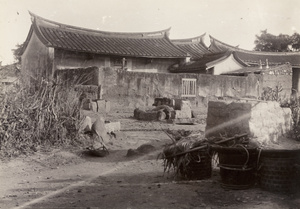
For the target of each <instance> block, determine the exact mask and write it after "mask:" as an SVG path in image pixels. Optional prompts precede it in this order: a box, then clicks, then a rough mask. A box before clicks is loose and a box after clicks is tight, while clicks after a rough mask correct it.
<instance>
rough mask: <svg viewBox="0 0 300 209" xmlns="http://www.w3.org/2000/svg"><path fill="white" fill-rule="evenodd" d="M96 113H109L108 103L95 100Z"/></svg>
mask: <svg viewBox="0 0 300 209" xmlns="http://www.w3.org/2000/svg"><path fill="white" fill-rule="evenodd" d="M96 102H97V112H100V113H108V112H110V102H109V101H107V100H96Z"/></svg>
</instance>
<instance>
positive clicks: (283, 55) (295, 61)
mask: <svg viewBox="0 0 300 209" xmlns="http://www.w3.org/2000/svg"><path fill="white" fill-rule="evenodd" d="M209 37H210V41H211V45H210V47H209V50H210V51H212V52H222V51H226V50H229V51H234V52H235V53H236V56H237V57H238V58H239V59H241V60H242V61H243V62H245V63H247V64H249V65H259V63H260V60H261V63H262V65H266V60H268V63H269V65H281V64H285V63H287V62H288V63H290V64H291V65H292V66H293V67H300V52H260V51H250V50H244V49H240V48H238V47H234V46H230V45H228V44H225V43H223V42H221V41H219V40H217V39H215V38H214V37H212V36H209Z"/></svg>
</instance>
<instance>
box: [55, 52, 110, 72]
mask: <svg viewBox="0 0 300 209" xmlns="http://www.w3.org/2000/svg"><path fill="white" fill-rule="evenodd" d="M55 65H56V68H62V69H63V68H72V67H73V68H74V67H76V68H85V67H91V66H96V67H98V68H101V67H105V57H103V56H101V55H98V54H89V53H83V52H72V51H67V50H62V49H55Z"/></svg>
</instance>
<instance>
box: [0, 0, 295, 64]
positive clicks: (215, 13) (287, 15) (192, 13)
mask: <svg viewBox="0 0 300 209" xmlns="http://www.w3.org/2000/svg"><path fill="white" fill-rule="evenodd" d="M28 11H31V12H33V13H35V14H36V15H38V16H41V17H43V18H46V19H49V20H53V21H56V22H60V23H63V24H68V25H73V26H79V27H84V28H90V29H96V30H101V31H112V32H151V31H159V30H164V29H167V28H170V27H171V31H170V36H169V37H170V38H171V39H184V38H193V37H196V36H200V35H202V34H204V33H206V36H205V43H206V45H208V46H209V37H208V35H211V36H213V37H215V38H216V39H218V40H220V41H222V42H225V43H227V44H230V45H233V46H239V47H240V48H242V49H248V50H252V49H253V48H254V40H255V35H259V34H260V31H262V30H265V29H267V31H268V32H269V33H271V34H274V35H279V34H288V35H292V34H293V33H294V32H297V33H300V21H299V19H300V18H299V13H300V0H0V28H1V32H0V61H2V65H4V64H11V63H13V62H14V59H13V54H12V51H11V50H12V49H14V48H15V46H16V45H17V44H22V43H23V42H24V41H25V40H26V37H27V35H28V32H29V28H30V25H31V19H30V15H29V12H28ZM297 16H298V17H297Z"/></svg>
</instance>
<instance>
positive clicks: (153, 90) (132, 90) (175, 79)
mask: <svg viewBox="0 0 300 209" xmlns="http://www.w3.org/2000/svg"><path fill="white" fill-rule="evenodd" d="M100 77H101V79H100V80H101V81H102V84H103V85H102V84H101V85H102V86H103V98H104V99H107V100H110V101H117V103H120V104H121V103H122V104H123V105H124V104H125V105H127V106H131V107H138V106H151V105H152V104H153V102H154V99H155V98H157V97H167V98H174V99H188V100H190V101H191V103H192V107H206V106H207V102H208V100H210V99H216V98H218V97H255V98H256V97H258V96H259V93H260V90H259V89H258V88H260V85H259V83H260V82H261V80H262V78H261V77H260V76H259V75H250V76H247V77H239V76H222V75H219V76H215V75H204V74H188V73H182V74H171V73H142V72H127V71H121V70H118V71H115V70H112V69H109V68H106V69H100ZM182 78H196V79H197V81H196V82H197V83H196V85H197V89H196V95H195V97H188V98H185V97H182V96H181V94H182V92H181V89H182V88H181V85H182Z"/></svg>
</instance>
